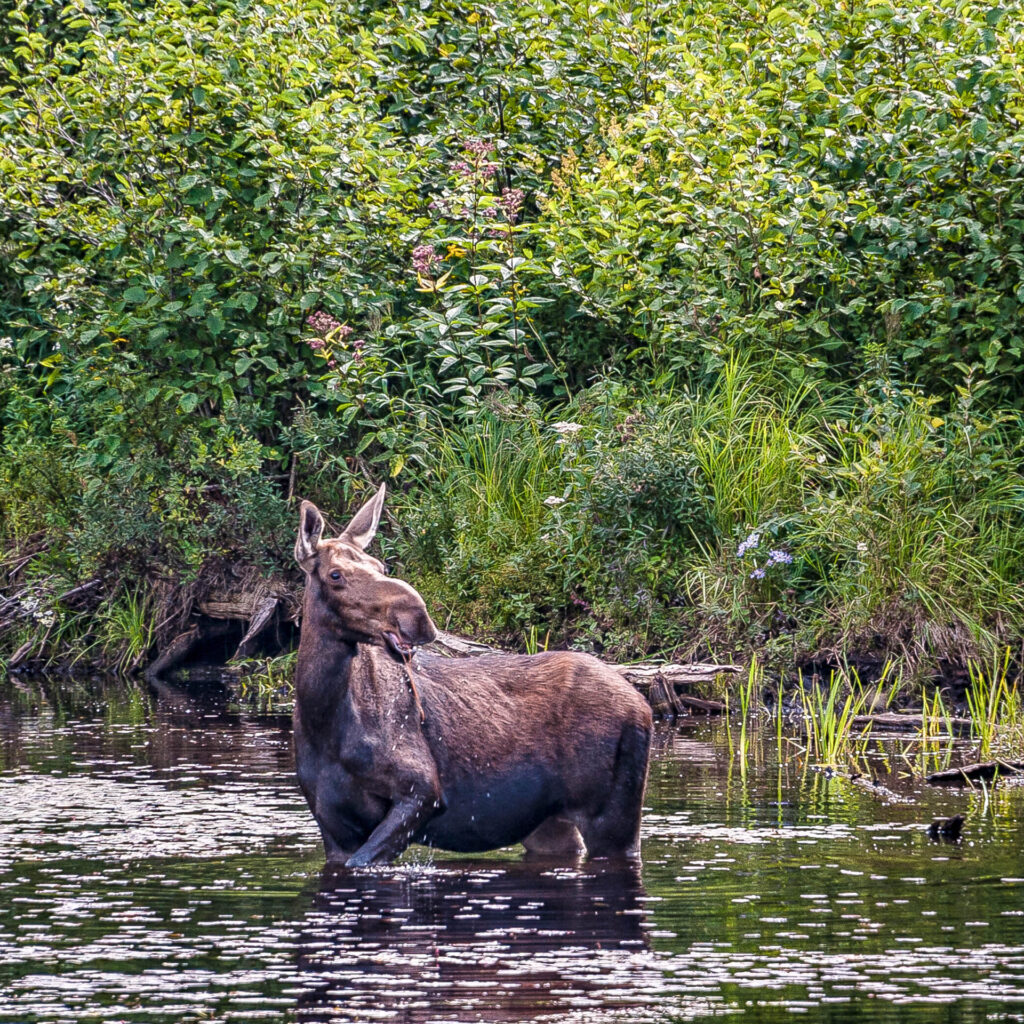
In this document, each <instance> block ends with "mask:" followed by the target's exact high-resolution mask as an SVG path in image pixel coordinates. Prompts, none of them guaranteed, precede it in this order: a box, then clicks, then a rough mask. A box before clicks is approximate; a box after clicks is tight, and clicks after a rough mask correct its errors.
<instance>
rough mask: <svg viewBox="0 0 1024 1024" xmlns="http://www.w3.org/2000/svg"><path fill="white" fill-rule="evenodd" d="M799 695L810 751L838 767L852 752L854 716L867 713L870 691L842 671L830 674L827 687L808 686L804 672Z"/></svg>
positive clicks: (820, 760) (824, 762)
mask: <svg viewBox="0 0 1024 1024" xmlns="http://www.w3.org/2000/svg"><path fill="white" fill-rule="evenodd" d="M798 694H799V698H800V705H801V708H802V710H803V718H804V730H805V734H806V737H807V749H808V753H809V754H810V756H811V757H813V758H815V759H816V760H817V761H818V762H820V763H821V764H824V765H828V766H830V767H834V766H838V765H839V764H841V763H842V761H843V760H844V759H845V758H847V757H848V756H849V755H850V753H851V752H852V749H853V741H854V719H855V718H856V717H857V715H860V714H863V712H864V709H865V706H866V705H867V701H868V697H867V694H866V693H865V691H864V690H863V688H858V689H855V688H854V687H853V686H851V685H850V679H849V677H847V676H846V675H845V674H843V673H839V672H833V673H831V674H830V676H829V681H828V685H827V686H822V685H820V684H819V685H815V684H814V683H812V684H811V685H809V686H808V685H806V684H805V681H804V677H803V675H802V674H801V675H800V677H799V688H798Z"/></svg>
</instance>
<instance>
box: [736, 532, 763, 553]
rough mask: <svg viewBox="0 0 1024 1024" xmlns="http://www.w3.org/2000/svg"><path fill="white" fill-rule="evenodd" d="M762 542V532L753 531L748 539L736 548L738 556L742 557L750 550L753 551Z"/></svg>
mask: <svg viewBox="0 0 1024 1024" xmlns="http://www.w3.org/2000/svg"><path fill="white" fill-rule="evenodd" d="M760 543H761V534H759V533H751V534H749V535H748V536H747V539H746V540H745V541H743V542H742V543H741V544H740V546H739V547H738V548H737V549H736V557H737V558H742V557H743V556H744V555H745V554H746V553H747V552H748V551H752V550H753V549H754V548H756V547H757V545H758V544H760Z"/></svg>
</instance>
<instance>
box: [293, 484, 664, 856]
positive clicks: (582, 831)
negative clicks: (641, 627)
mask: <svg viewBox="0 0 1024 1024" xmlns="http://www.w3.org/2000/svg"><path fill="white" fill-rule="evenodd" d="M383 503H384V487H383V486H382V487H381V488H380V490H379V491H378V492H377V493H376V495H375V496H374V497H373V498H371V499H370V500H369V501H368V502H367V503H366V504H365V505H364V506H363V507H362V508H361V509H360V510H359V512H358V513H357V514H356V516H355V517H354V518H353V520H352V521H351V523H349V525H348V527H347V528H346V529H345V530H344V532H343V533H342V534H341V535H340V536H339V537H336V538H334V539H330V540H325V539H323V536H322V534H323V530H324V521H323V517H322V516H321V514H320V512H319V510H318V509H317V508H316V506H315V505H313V504H311V503H310V502H303V503H302V508H301V512H300V523H299V534H298V539H297V541H296V544H295V557H296V559H297V560H298V562H299V565H300V566H301V567H302V569H303V570H304V572H305V574H306V591H305V597H304V602H303V618H302V634H301V639H300V643H299V653H298V663H297V667H296V675H295V689H296V693H295V758H296V769H297V773H298V777H299V783H300V785H301V787H302V791H303V793H304V794H305V796H306V800H307V801H308V802H309V806H310V809H311V810H312V812H313V816H314V817H315V818H316V821H317V824H318V825H319V826H320V831H321V833H322V835H323V841H324V849H325V853H326V855H327V859H328V860H329V861H331V862H334V863H338V864H346V865H348V866H349V867H357V866H362V865H368V864H375V863H381V862H386V861H389V860H391V859H393V858H394V857H397V856H398V855H399V854H400V853H401V852H402V851H403V850H404V849H405V848H406V846H408V845H409V843H411V842H415V843H424V844H427V845H429V846H434V847H439V848H441V849H445V850H456V851H463V852H478V851H483V850H491V849H495V848H497V847H501V846H508V845H510V844H512V843H516V842H522V843H523V845H524V846H525V847H526V849H527V850H528V851H532V852H534V853H538V854H547V855H555V856H578V855H581V854H583V853H584V852H586V853H588V854H589V855H590V856H592V857H636V856H638V854H639V844H640V812H641V805H642V802H643V794H644V786H645V783H646V779H647V762H648V755H649V749H650V740H651V728H652V721H651V711H650V708H649V707H648V705H647V703H646V701H644V700H643V698H641V697H640V695H639V694H638V693H637V692H636V691H635V690H634V689H633V688H632V687H631V686H630V685H629V684H628V683H627V682H626V681H625V680H624V679H623V678H622V676H620V675H619V674H618V673H617V672H616V671H614V670H613V669H611V668H609V667H608V666H607V665H604V664H602V663H601V662H600V661H598V660H597V659H596V658H593V657H590V656H589V655H585V654H577V653H574V652H551V653H546V654H536V655H532V656H525V655H524V656H519V655H480V656H477V657H472V658H465V659H453V658H444V657H436V656H432V655H428V654H426V653H423V652H417V651H416V648H417V647H418V646H420V645H421V644H425V643H429V642H430V641H431V640H433V639H434V637H435V635H436V630H435V628H434V624H433V622H431V620H430V616H429V615H428V613H427V610H426V606H425V605H424V603H423V599H422V598H421V597H420V595H419V594H418V593H417V592H416V591H415V590H414V589H413V588H412V587H411V586H409V584H407V583H404V582H402V581H401V580H397V579H393V578H389V577H388V576H387V575H386V572H385V568H384V566H383V564H382V563H381V562H379V561H378V560H377V559H376V558H373V557H372V556H371V555H369V554H367V553H366V548H367V547H368V546H369V544H370V541H371V540H372V539H373V536H374V534H375V533H376V531H377V524H378V522H379V520H380V514H381V509H382V506H383Z"/></svg>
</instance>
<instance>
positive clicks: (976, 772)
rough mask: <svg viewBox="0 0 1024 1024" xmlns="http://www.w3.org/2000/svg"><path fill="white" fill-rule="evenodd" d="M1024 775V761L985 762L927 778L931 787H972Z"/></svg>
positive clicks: (935, 773)
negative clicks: (1007, 776)
mask: <svg viewBox="0 0 1024 1024" xmlns="http://www.w3.org/2000/svg"><path fill="white" fill-rule="evenodd" d="M1021 774H1024V761H983V762H981V763H980V764H966V765H964V766H963V767H962V768H947V769H946V770H945V771H942V772H932V774H931V775H928V776H926V777H925V780H924V781H925V782H927V783H928V784H929V785H930V786H970V785H972V784H973V783H975V782H991V781H992V780H993V779H997V778H999V776H1001V775H1021Z"/></svg>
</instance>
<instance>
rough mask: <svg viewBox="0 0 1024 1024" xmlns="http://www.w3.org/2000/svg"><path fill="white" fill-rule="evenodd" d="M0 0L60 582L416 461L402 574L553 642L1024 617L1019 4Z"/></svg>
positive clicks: (274, 525)
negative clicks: (1022, 584)
mask: <svg viewBox="0 0 1024 1024" xmlns="http://www.w3.org/2000/svg"><path fill="white" fill-rule="evenodd" d="M8 6H9V8H10V10H9V11H8V14H7V18H6V21H5V34H4V36H3V37H2V39H0V324H2V325H3V327H2V329H0V432H2V436H0V515H2V522H0V540H2V541H3V542H4V543H12V542H15V541H19V542H21V541H24V540H26V538H29V537H31V536H33V535H35V534H36V533H38V532H40V531H45V532H47V533H48V534H51V535H59V536H60V537H61V538H62V543H61V544H60V545H53V546H52V547H51V549H50V550H49V552H48V553H47V554H46V556H45V558H42V559H39V560H37V561H36V562H35V563H33V567H32V572H36V573H39V574H47V575H48V576H51V577H54V578H58V579H65V580H69V581H77V580H81V579H82V578H83V577H84V576H85V575H86V574H92V573H98V574H104V573H112V574H115V575H116V576H118V578H119V582H118V586H117V587H115V588H114V590H115V591H117V592H118V593H121V592H122V590H121V589H120V588H121V587H122V585H123V586H124V587H126V588H127V589H124V590H123V592H124V593H135V592H136V590H135V583H136V582H138V585H139V587H140V589H139V590H138V591H137V592H138V594H139V600H143V595H144V593H145V586H144V585H143V583H142V582H141V581H142V580H143V579H144V580H147V581H149V583H152V582H153V581H154V580H157V579H162V578H167V577H170V578H172V579H175V580H178V581H181V580H193V579H197V578H199V579H201V578H202V577H203V574H204V573H207V574H209V573H211V572H212V571H213V569H211V566H216V565H222V564H227V563H231V562H237V561H239V560H242V561H244V562H245V563H246V564H247V565H249V566H256V567H258V568H259V569H261V570H265V571H272V570H276V571H279V570H281V569H282V568H284V567H285V566H286V565H288V564H289V555H288V552H289V549H290V547H291V538H290V533H291V518H292V514H293V513H292V511H291V510H290V503H291V502H292V501H293V500H294V498H295V497H297V496H299V495H302V496H310V497H313V498H314V499H316V500H318V501H319V502H320V503H321V504H322V505H323V506H324V507H325V508H328V509H337V510H338V512H339V513H340V511H341V509H342V508H343V507H344V506H347V505H348V504H349V503H350V501H352V500H353V499H354V498H355V497H356V496H357V495H358V494H359V492H361V491H362V490H364V489H365V487H366V486H367V484H368V481H369V480H378V479H381V478H386V479H388V480H389V481H390V482H391V483H392V491H393V492H395V491H397V492H399V497H398V499H397V501H396V518H397V520H398V521H399V522H400V523H402V524H403V526H404V531H403V532H401V533H400V534H399V535H398V536H397V537H395V538H394V539H392V540H390V541H389V543H390V545H391V548H392V550H393V551H394V552H395V553H397V554H398V555H399V556H400V557H401V558H403V559H404V560H405V562H406V567H407V570H408V571H409V572H410V573H411V574H412V575H413V578H414V580H415V582H417V583H418V584H419V585H421V586H422V587H423V588H424V589H425V590H426V591H427V592H428V593H429V594H430V596H431V598H432V600H433V601H434V602H435V603H436V604H437V605H438V606H440V607H443V608H444V609H446V610H447V614H448V617H449V619H450V621H451V622H452V623H454V624H458V625H459V626H460V627H462V628H472V629H479V630H497V631H499V632H503V633H506V634H511V635H517V636H519V637H526V638H527V640H526V641H525V642H527V643H529V644H531V645H533V646H536V645H537V643H538V636H539V635H540V634H539V633H538V632H537V631H538V630H541V629H542V630H543V631H544V632H545V634H546V633H547V631H548V629H550V630H551V638H552V642H561V643H569V642H575V643H578V644H581V645H594V646H598V647H601V648H602V649H606V650H613V651H619V652H622V653H623V654H627V653H635V652H640V651H646V650H651V649H655V648H658V649H666V648H669V649H671V648H675V647H680V648H681V649H682V652H683V653H696V652H707V651H708V650H712V649H717V648H721V649H723V652H724V651H727V650H732V649H735V648H736V647H737V646H744V645H754V646H764V647H766V648H767V654H768V655H769V656H772V655H774V654H781V655H784V656H786V657H791V656H793V655H794V654H797V653H799V652H804V653H828V652H833V653H834V652H839V651H842V650H844V649H845V648H846V647H848V646H852V647H854V648H868V647H873V646H878V645H879V644H880V645H881V646H883V647H888V648H892V649H894V650H897V651H901V652H903V653H907V654H909V655H911V656H912V657H914V658H915V659H919V660H922V661H927V660H928V659H930V658H935V657H939V656H956V657H960V658H963V657H966V656H967V655H968V654H973V653H977V652H981V651H991V650H992V649H993V648H994V647H995V646H996V645H998V644H1000V643H1002V642H1004V641H1005V640H1008V639H1010V638H1017V637H1019V636H1020V633H1021V628H1022V623H1024V606H1022V599H1021V597H1020V594H1019V586H1018V584H1017V582H1016V581H1018V580H1019V579H1020V576H1021V572H1022V569H1024V545H1022V541H1021V530H1020V513H1021V504H1022V500H1024V499H1022V494H1024V487H1022V480H1021V475H1020V470H1019V459H1020V454H1021V453H1020V438H1021V423H1020V419H1019V416H1018V414H1017V413H1016V412H1015V411H1014V410H1016V409H1019V407H1020V405H1021V403H1022V400H1024V392H1022V391H1021V386H1020V378H1019V375H1018V374H1017V373H1016V372H1015V371H1016V367H1017V364H1018V363H1019V362H1020V359H1021V357H1022V355H1024V352H1022V348H1024V341H1022V338H1024V335H1022V333H1021V329H1020V324H1021V323H1022V322H1024V320H1022V316H1021V313H1022V310H1021V305H1022V302H1024V283H1022V282H1024V271H1022V268H1024V256H1022V250H1021V244H1020V237H1021V225H1022V224H1024V187H1022V185H1024V134H1022V129H1021V123H1022V116H1021V115H1022V106H1021V104H1022V101H1021V96H1022V95H1024V89H1022V85H1024V83H1022V80H1021V76H1022V71H1021V68H1022V67H1024V60H1022V56H1024V40H1022V32H1024V30H1022V28H1021V25H1022V20H1021V18H1020V17H1019V16H1018V14H1019V12H1017V11H1016V10H1014V9H1002V8H992V7H990V6H987V5H983V4H981V3H978V2H975V0H927V2H925V3H924V4H923V5H922V4H920V3H918V4H909V3H906V2H905V0H897V2H895V3H868V4H854V5H850V4H845V5H843V4H841V5H838V6H837V5H834V4H825V3H823V2H821V3H819V2H814V3H810V4H803V5H787V4H786V3H781V4H780V3H775V2H771V3H769V2H767V0H750V2H747V3H744V4H741V5H735V4H731V3H730V4H726V3H724V2H722V0H706V2H702V3H699V4H696V5H693V4H691V5H679V4H673V3H669V2H667V0H652V2H650V3H645V4H643V5H639V6H638V5H635V4H624V3H621V2H619V0H599V2H591V3H586V4H584V3H581V2H578V0H571V2H568V3H565V2H559V3H555V2H554V0H541V2H539V3H534V4H528V5H523V4H516V3H511V2H500V3H498V4H486V5H485V4H480V3H477V2H476V0H470V2H468V3H459V4H455V3H453V2H450V0H439V2H436V3H431V4H429V5H426V6H423V5H408V4H404V3H398V4H388V5H379V4H364V3H358V2H356V0H343V2H341V3H333V4H328V3H326V2H325V0H282V2H280V3H274V4H269V5H267V4H263V5H260V4H256V5H252V4H236V3H228V2H227V0H217V2H215V3H213V4H207V5H198V6H197V5H195V4H191V3H187V2H186V0H154V2H148V3H145V4H143V3H135V2H133V0H98V2H97V0H70V2H69V3H66V4H62V5H56V4H51V3H47V2H46V0H13V2H12V3H11V4H9V5H8ZM129 618H131V616H129ZM531 630H533V631H532V632H531ZM122 632H123V633H124V636H123V637H122V641H123V643H122V646H123V647H125V649H127V648H132V649H137V648H138V646H139V644H140V643H141V642H142V640H143V639H144V638H141V637H139V636H138V635H137V630H135V629H134V627H132V628H127V627H126V628H125V629H124V630H123V631H122ZM129 634H130V637H131V638H130V637H129ZM879 635H881V636H882V637H883V639H882V640H880V641H879V640H876V637H877V636H879ZM132 638H133V639H132ZM7 642H8V641H5V643H7ZM134 657H135V654H132V656H131V658H130V659H129V660H131V659H133V658H134Z"/></svg>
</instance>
